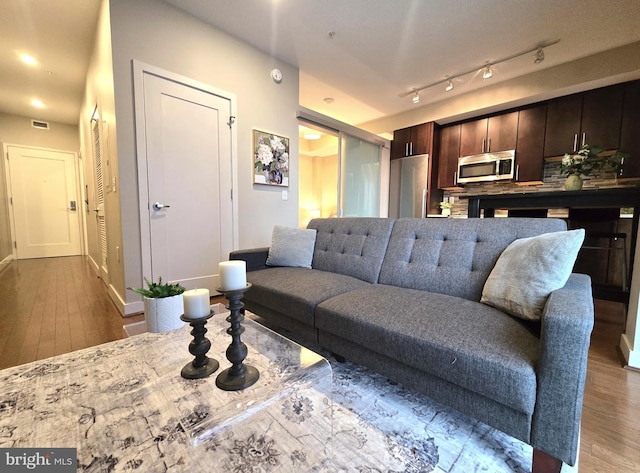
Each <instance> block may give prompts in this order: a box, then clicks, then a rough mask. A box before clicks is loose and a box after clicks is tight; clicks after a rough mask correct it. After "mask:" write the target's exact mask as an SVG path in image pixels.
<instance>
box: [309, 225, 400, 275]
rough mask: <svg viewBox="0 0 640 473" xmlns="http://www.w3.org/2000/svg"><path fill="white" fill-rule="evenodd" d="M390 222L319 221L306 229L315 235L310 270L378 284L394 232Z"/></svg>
mask: <svg viewBox="0 0 640 473" xmlns="http://www.w3.org/2000/svg"><path fill="white" fill-rule="evenodd" d="M393 222H394V220H393V219H390V218H319V219H314V220H311V222H309V224H308V225H307V228H313V229H315V230H316V231H317V234H316V246H315V249H314V252H313V262H312V263H311V267H312V268H313V269H319V270H321V271H330V272H332V273H340V274H345V275H347V276H352V277H355V278H358V279H362V280H363V281H367V282H370V283H376V282H378V276H379V274H380V268H381V267H382V259H383V258H384V255H385V252H386V250H387V244H388V243H389V237H390V236H391V229H392V228H393Z"/></svg>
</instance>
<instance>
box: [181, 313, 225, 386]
mask: <svg viewBox="0 0 640 473" xmlns="http://www.w3.org/2000/svg"><path fill="white" fill-rule="evenodd" d="M211 317H213V311H212V312H209V315H205V316H204V317H200V318H198V319H190V318H187V317H185V316H184V315H181V316H180V320H182V321H184V322H188V323H189V325H191V326H192V327H193V330H191V335H193V340H192V341H191V343H189V353H191V354H192V355H194V356H195V359H194V360H193V361H192V362H191V363H187V364H186V365H184V368H182V371H181V372H180V374H181V375H182V377H183V378H187V379H200V378H206V377H207V376H209V375H210V374H211V373H214V372H215V371H216V370H217V369H218V367H219V366H220V363H218V361H217V360H214V359H213V358H209V357H208V356H207V352H208V351H209V349H210V348H211V342H210V341H209V339H208V338H206V337H205V336H204V334H205V333H207V329H206V328H205V325H207V320H209V319H210V318H211Z"/></svg>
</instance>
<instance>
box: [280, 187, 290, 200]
mask: <svg viewBox="0 0 640 473" xmlns="http://www.w3.org/2000/svg"><path fill="white" fill-rule="evenodd" d="M282 200H289V191H288V190H286V189H283V190H282Z"/></svg>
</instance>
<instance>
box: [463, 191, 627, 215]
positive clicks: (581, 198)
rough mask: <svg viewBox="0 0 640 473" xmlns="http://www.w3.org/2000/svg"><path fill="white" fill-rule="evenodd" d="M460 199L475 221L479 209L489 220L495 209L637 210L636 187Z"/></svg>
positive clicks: (520, 193)
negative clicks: (464, 201)
mask: <svg viewBox="0 0 640 473" xmlns="http://www.w3.org/2000/svg"><path fill="white" fill-rule="evenodd" d="M460 198H461V199H467V200H468V201H469V203H468V215H469V217H479V216H480V210H481V209H484V216H485V217H492V216H493V213H494V212H495V210H496V209H526V208H530V209H535V208H602V207H640V187H618V188H608V189H583V190H579V191H550V192H519V193H509V194H478V195H469V196H460ZM634 213H636V214H637V212H634Z"/></svg>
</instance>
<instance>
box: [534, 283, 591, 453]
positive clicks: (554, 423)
mask: <svg viewBox="0 0 640 473" xmlns="http://www.w3.org/2000/svg"><path fill="white" fill-rule="evenodd" d="M593 316H594V309H593V296H592V293H591V278H590V277H589V276H587V275H584V274H575V273H574V274H572V275H571V276H570V277H569V280H568V281H567V284H566V285H565V286H564V287H563V288H562V289H559V290H557V291H555V292H553V293H552V294H551V295H550V296H549V299H548V300H547V305H546V307H545V310H544V312H543V314H542V320H541V324H542V325H541V331H540V354H539V358H538V366H537V367H536V370H537V381H538V386H537V396H536V406H535V411H534V414H533V425H532V428H531V445H532V446H533V447H534V448H537V449H540V450H542V451H544V452H546V453H549V454H551V455H552V456H553V457H555V458H558V459H560V460H562V461H564V462H566V463H569V464H570V465H573V464H574V463H575V461H576V453H577V448H578V440H579V432H580V418H581V416H582V399H583V394H584V383H585V378H586V374H587V355H588V352H589V344H590V339H591V330H592V329H593Z"/></svg>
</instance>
